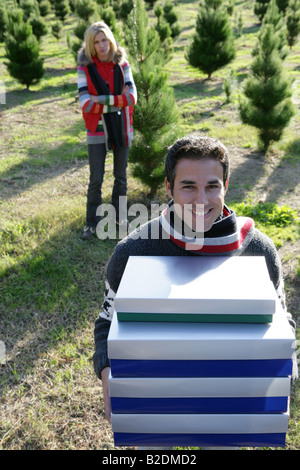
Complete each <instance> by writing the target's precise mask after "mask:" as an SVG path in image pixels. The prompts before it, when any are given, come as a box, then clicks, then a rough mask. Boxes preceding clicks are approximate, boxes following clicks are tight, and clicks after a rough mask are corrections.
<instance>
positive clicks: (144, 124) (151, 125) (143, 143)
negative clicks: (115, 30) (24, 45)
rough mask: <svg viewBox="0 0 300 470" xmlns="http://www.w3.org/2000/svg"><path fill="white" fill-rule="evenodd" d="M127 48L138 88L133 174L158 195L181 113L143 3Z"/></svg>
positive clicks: (133, 14)
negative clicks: (169, 147)
mask: <svg viewBox="0 0 300 470" xmlns="http://www.w3.org/2000/svg"><path fill="white" fill-rule="evenodd" d="M127 38H128V39H127V49H128V51H129V53H130V63H131V66H132V69H133V75H134V81H135V84H136V87H137V94H138V101H137V104H136V105H135V107H134V114H133V128H134V135H135V138H134V141H133V145H132V147H131V150H130V156H129V159H130V162H131V165H132V168H133V175H134V176H135V177H137V178H138V179H140V180H141V181H142V183H144V184H145V185H146V186H148V188H149V190H150V191H149V192H150V194H151V195H154V194H155V192H156V190H157V189H158V187H159V186H160V185H161V184H162V183H163V181H164V161H165V155H166V152H167V147H168V146H169V145H171V144H172V143H173V142H174V140H175V139H176V137H177V136H178V131H177V126H176V124H177V120H178V112H177V109H176V106H175V98H174V94H173V90H172V88H171V87H170V86H169V85H168V76H167V74H166V73H165V72H164V70H163V68H164V58H163V57H164V56H163V51H162V49H161V43H160V39H159V36H158V33H157V31H156V30H155V27H151V28H148V16H147V13H146V10H145V7H144V4H143V2H142V0H137V1H136V3H135V4H134V8H133V10H132V12H131V15H130V18H129V23H128V33H127Z"/></svg>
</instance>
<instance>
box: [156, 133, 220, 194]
mask: <svg viewBox="0 0 300 470" xmlns="http://www.w3.org/2000/svg"><path fill="white" fill-rule="evenodd" d="M183 158H187V159H191V160H201V159H202V158H211V159H214V160H218V161H219V162H220V163H221V165H222V167H223V183H224V186H225V185H226V182H227V180H228V178H229V158H228V151H227V149H226V147H225V145H223V144H222V143H221V142H220V141H218V140H216V139H212V138H210V137H202V136H198V135H190V136H187V137H183V138H181V139H178V140H176V142H175V143H174V144H173V145H172V146H171V147H169V150H168V153H167V156H166V164H165V175H166V178H167V180H168V182H169V183H170V186H171V191H173V188H174V180H175V175H176V165H177V162H178V161H179V160H181V159H183Z"/></svg>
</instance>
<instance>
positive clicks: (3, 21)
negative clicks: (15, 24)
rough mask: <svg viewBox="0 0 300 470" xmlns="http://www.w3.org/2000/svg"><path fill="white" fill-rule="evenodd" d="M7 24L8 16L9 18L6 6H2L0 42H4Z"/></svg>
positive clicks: (0, 10)
mask: <svg viewBox="0 0 300 470" xmlns="http://www.w3.org/2000/svg"><path fill="white" fill-rule="evenodd" d="M7 23H8V16H7V11H6V7H5V6H4V5H0V42H3V41H4V37H5V32H6V28H7Z"/></svg>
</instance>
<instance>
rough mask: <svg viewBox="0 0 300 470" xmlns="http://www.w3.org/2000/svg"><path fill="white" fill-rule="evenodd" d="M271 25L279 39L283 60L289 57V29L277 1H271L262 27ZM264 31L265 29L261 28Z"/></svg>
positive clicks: (279, 48)
mask: <svg viewBox="0 0 300 470" xmlns="http://www.w3.org/2000/svg"><path fill="white" fill-rule="evenodd" d="M266 24H271V25H273V27H274V34H275V35H276V36H277V37H278V51H279V55H280V57H281V58H282V59H285V58H286V56H287V55H288V48H287V29H286V24H285V20H284V16H283V14H282V13H281V12H280V11H279V8H278V6H277V3H276V0H270V3H269V5H268V8H267V11H266V13H265V16H264V18H263V21H262V26H265V25H266ZM261 30H263V28H261Z"/></svg>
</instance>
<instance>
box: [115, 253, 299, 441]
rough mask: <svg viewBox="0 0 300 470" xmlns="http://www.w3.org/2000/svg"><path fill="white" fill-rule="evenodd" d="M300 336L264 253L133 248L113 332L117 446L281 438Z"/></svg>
mask: <svg viewBox="0 0 300 470" xmlns="http://www.w3.org/2000/svg"><path fill="white" fill-rule="evenodd" d="M294 342H295V338H294V334H293V332H292V329H291V327H290V325H289V323H288V320H287V318H286V315H285V313H284V312H283V310H282V308H281V306H280V303H279V301H278V298H277V295H276V292H275V289H274V286H273V284H272V282H271V281H270V278H269V274H268V270H267V267H266V263H265V259H264V257H196V256H195V257H190V256H189V257H130V258H129V260H128V263H127V266H126V269H125V272H124V275H123V277H122V280H121V283H120V286H119V289H118V292H117V295H116V299H115V314H114V316H113V320H112V325H111V328H110V333H109V337H108V355H109V358H110V361H111V376H110V379H109V386H110V395H111V403H112V417H111V418H112V419H111V422H112V430H113V433H114V440H115V445H116V446H148V447H151V446H153V447H165V446H170V447H172V446H200V447H214V446H243V447H244V446H247V447H265V446H272V447H283V446H284V445H285V438H286V433H287V430H288V398H289V394H290V376H291V374H292V355H293V352H294V347H295V344H294Z"/></svg>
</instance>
